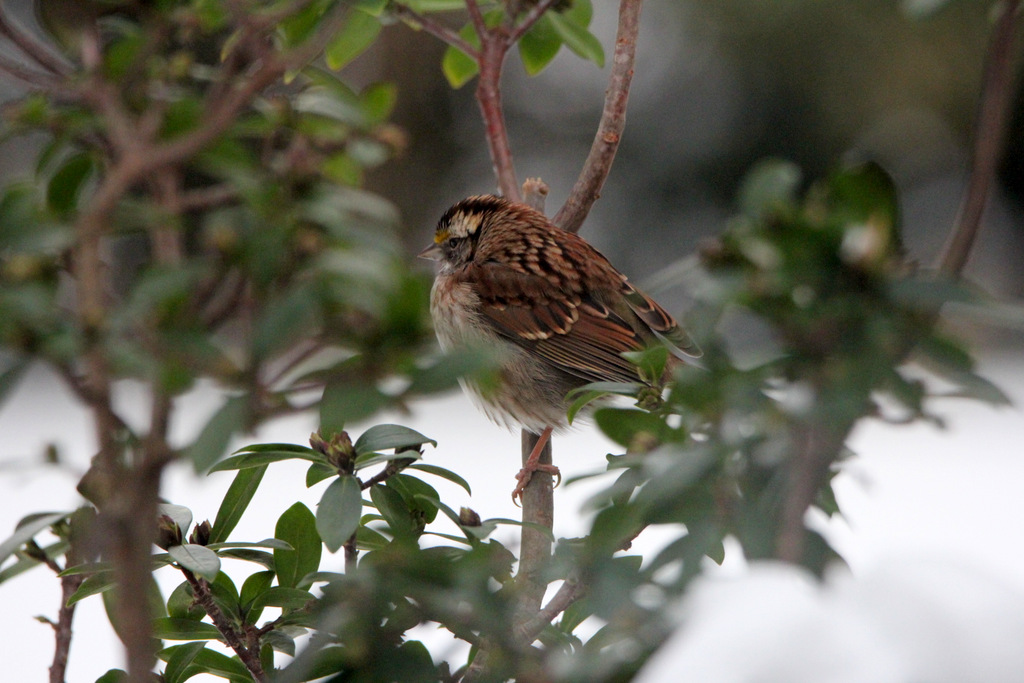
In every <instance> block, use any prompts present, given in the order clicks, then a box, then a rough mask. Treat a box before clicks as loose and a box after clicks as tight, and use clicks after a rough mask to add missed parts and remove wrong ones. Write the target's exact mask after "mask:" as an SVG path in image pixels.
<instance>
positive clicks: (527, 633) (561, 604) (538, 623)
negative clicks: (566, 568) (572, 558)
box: [515, 576, 586, 643]
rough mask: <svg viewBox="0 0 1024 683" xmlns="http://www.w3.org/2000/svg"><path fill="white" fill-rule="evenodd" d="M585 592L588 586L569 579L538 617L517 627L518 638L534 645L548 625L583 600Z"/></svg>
mask: <svg viewBox="0 0 1024 683" xmlns="http://www.w3.org/2000/svg"><path fill="white" fill-rule="evenodd" d="M585 592H586V584H584V583H582V582H581V581H579V580H578V579H577V578H576V577H574V576H571V577H569V578H567V579H566V580H565V581H564V582H563V583H562V585H561V587H560V588H559V589H558V591H557V592H555V594H554V595H553V596H551V599H550V600H548V604H546V605H544V607H543V608H542V609H539V610H538V611H537V614H536V616H534V617H533V618H532V619H530V620H529V621H527V622H525V623H523V624H519V625H517V626H516V631H515V634H516V638H517V639H519V640H520V642H523V643H532V642H533V641H534V640H535V639H536V638H537V636H538V635H540V633H541V631H543V630H544V629H545V628H546V627H547V626H548V624H550V623H551V622H553V621H554V620H555V618H556V617H557V616H558V615H559V614H561V613H562V612H564V611H565V610H566V609H567V608H568V607H569V606H570V605H572V604H573V603H574V602H576V601H577V600H579V599H580V598H582V597H583V595H584V593H585Z"/></svg>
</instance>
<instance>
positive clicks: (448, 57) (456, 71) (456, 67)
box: [441, 24, 480, 89]
mask: <svg viewBox="0 0 1024 683" xmlns="http://www.w3.org/2000/svg"><path fill="white" fill-rule="evenodd" d="M459 35H460V36H461V37H462V38H463V39H465V40H466V42H468V43H469V44H470V45H472V46H473V47H475V48H477V49H479V48H480V38H479V37H477V35H476V30H475V29H474V28H473V25H472V24H466V25H465V26H463V27H462V30H461V31H459ZM441 71H443V72H444V77H445V78H447V79H448V83H449V85H451V86H452V87H453V88H455V89H458V88H461V87H462V86H464V85H466V83H469V82H470V81H471V80H472V79H473V77H474V76H476V75H477V74H478V73H479V72H480V66H479V65H478V64H477V63H476V60H475V59H473V58H472V57H470V56H469V55H467V54H466V53H465V52H463V51H462V50H460V49H458V48H457V47H454V46H452V45H449V46H448V49H447V50H445V51H444V56H443V57H442V58H441Z"/></svg>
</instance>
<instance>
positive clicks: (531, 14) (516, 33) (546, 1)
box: [505, 0, 558, 47]
mask: <svg viewBox="0 0 1024 683" xmlns="http://www.w3.org/2000/svg"><path fill="white" fill-rule="evenodd" d="M556 2H558V0H541V1H540V2H538V3H537V4H536V5H534V6H533V7H531V8H530V9H529V11H527V12H526V14H524V15H523V18H522V19H520V20H519V23H518V24H516V25H515V27H514V28H513V29H512V30H511V31H510V32H509V34H508V36H506V39H505V41H506V42H507V43H508V45H509V47H511V46H512V45H515V44H516V43H517V42H518V41H519V39H520V38H522V37H523V34H524V33H526V32H527V31H529V30H530V29H531V28H533V25H534V24H536V23H537V22H538V21H539V20H540V18H541V17H542V16H544V13H545V12H547V11H548V10H549V9H551V6H552V5H554V4H555V3H556Z"/></svg>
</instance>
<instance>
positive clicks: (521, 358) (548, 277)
mask: <svg viewBox="0 0 1024 683" xmlns="http://www.w3.org/2000/svg"><path fill="white" fill-rule="evenodd" d="M419 255H420V257H422V258H427V259H432V260H435V261H439V262H440V263H441V267H440V269H439V271H438V274H437V279H436V280H434V287H433V289H432V290H431V293H430V313H431V315H432V316H433V319H434V328H435V330H436V331H437V338H438V340H439V341H440V343H441V348H442V349H444V350H446V351H447V350H452V349H458V348H460V347H465V346H478V345H486V346H487V347H490V348H496V349H498V350H499V351H500V353H501V360H500V364H501V365H500V371H499V373H500V382H499V384H498V387H497V388H496V389H494V390H493V391H488V392H486V393H485V392H483V391H482V389H481V388H480V387H479V386H475V385H473V384H467V383H463V387H464V388H465V389H466V390H467V392H468V393H469V394H470V395H471V396H472V397H473V398H474V399H478V401H477V402H478V404H479V405H480V406H481V407H482V408H483V410H484V412H485V413H486V414H487V416H488V417H489V418H491V419H492V420H493V421H495V422H498V423H499V424H504V425H507V426H520V427H523V428H525V429H527V430H529V431H531V432H533V433H534V434H538V435H540V439H539V440H538V442H537V446H536V447H535V448H534V449H533V452H532V453H531V455H530V457H529V458H528V460H527V462H526V464H525V466H524V467H523V469H522V470H521V471H520V472H519V474H518V475H517V479H518V480H519V485H518V486H517V487H516V489H515V491H513V492H512V497H513V498H514V499H515V498H517V497H518V496H520V495H521V494H522V491H523V489H524V488H525V486H526V484H527V482H529V479H530V475H531V474H532V473H533V472H534V471H536V470H538V469H541V470H543V471H548V472H551V473H553V474H557V473H558V470H557V468H554V467H552V466H550V465H546V466H545V465H540V464H539V463H538V462H537V460H538V459H539V458H540V452H541V450H542V449H543V447H544V445H545V443H546V442H547V440H548V439H549V438H550V436H551V430H552V428H556V427H563V426H564V425H565V423H566V411H567V409H568V403H567V402H566V400H565V395H566V394H567V393H568V392H569V391H570V390H572V389H575V388H576V387H580V386H583V385H584V384H588V383H590V382H602V381H611V382H637V381H641V377H640V375H639V374H638V372H637V368H636V366H635V365H633V364H632V363H630V362H629V361H628V360H626V359H625V358H623V357H622V353H623V352H624V351H639V350H641V349H643V348H646V347H648V346H649V345H651V344H654V343H659V341H660V342H661V343H664V344H665V345H666V346H667V347H668V348H669V350H670V351H671V352H672V354H673V355H674V356H675V357H677V358H679V359H681V360H686V359H687V358H690V359H692V358H698V357H700V355H701V352H700V350H699V349H698V348H697V345H696V344H695V343H694V342H693V340H692V339H690V336H689V335H688V334H687V333H686V331H685V330H683V329H682V328H681V327H680V326H679V324H678V323H677V322H676V321H675V320H674V319H673V318H672V316H671V315H669V314H668V313H666V312H665V310H664V309H663V308H662V307H661V306H659V305H658V304H657V303H655V302H654V301H653V300H651V298H650V297H649V296H647V295H646V294H644V293H643V292H641V291H640V290H638V289H637V288H635V287H634V286H633V285H631V284H630V283H629V281H628V280H627V279H626V276H625V275H623V274H622V273H620V272H619V271H618V270H616V269H615V267H614V266H612V264H611V263H609V262H608V259H606V258H605V257H604V256H603V255H601V253H600V252H598V251H597V250H596V249H594V248H593V247H592V246H590V245H589V244H587V243H586V242H585V241H584V240H583V238H581V237H579V236H578V235H576V234H574V233H571V232H566V231H565V230H561V229H559V228H557V227H555V226H554V225H552V224H551V222H550V221H548V219H547V218H546V217H545V216H544V215H543V214H542V213H540V212H539V211H536V210H534V209H532V208H530V207H528V206H526V205H524V204H516V203H513V202H510V201H508V200H506V199H502V198H500V197H493V196H478V197H469V198H468V199H464V200H462V201H461V202H459V203H458V204H455V205H454V206H452V207H451V208H450V209H448V210H447V211H446V212H445V213H444V215H443V216H441V220H440V221H439V222H438V224H437V231H436V232H435V234H434V244H432V245H430V246H429V247H427V248H426V249H424V250H423V251H422V252H421V253H420V254H419Z"/></svg>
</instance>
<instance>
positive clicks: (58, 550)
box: [0, 541, 71, 583]
mask: <svg viewBox="0 0 1024 683" xmlns="http://www.w3.org/2000/svg"><path fill="white" fill-rule="evenodd" d="M70 547H71V544H70V543H68V542H67V541H57V542H56V543H51V544H50V545H48V546H46V547H44V548H43V549H42V551H43V554H45V555H46V557H48V558H50V559H51V560H54V559H57V558H58V557H60V556H62V555H63V554H64V553H66V552H67V551H68V548H70ZM40 564H42V562H40V561H39V560H37V559H35V558H34V557H22V558H20V559H18V560H17V561H15V562H12V563H11V564H9V565H7V566H6V567H4V568H3V571H0V583H3V582H4V581H9V580H11V579H13V578H14V577H15V576H18V575H19V574H23V573H25V572H27V571H28V570H30V569H33V568H35V567H38V566H39V565H40Z"/></svg>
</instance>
